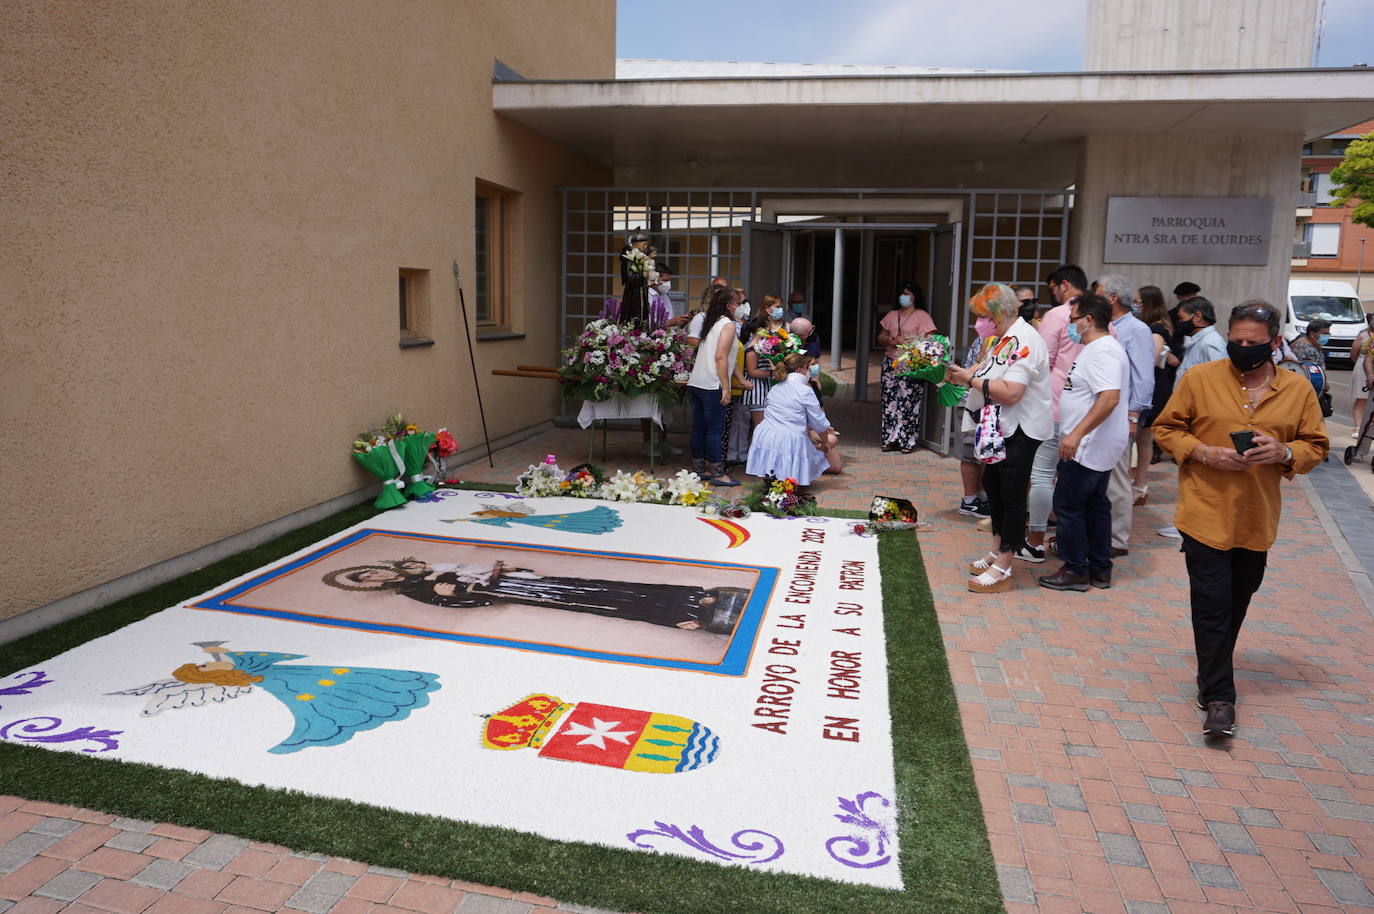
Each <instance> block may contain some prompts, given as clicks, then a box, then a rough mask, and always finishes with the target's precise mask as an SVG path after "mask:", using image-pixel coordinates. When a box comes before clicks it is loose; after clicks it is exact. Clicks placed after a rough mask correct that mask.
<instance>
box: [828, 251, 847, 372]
mask: <svg viewBox="0 0 1374 914" xmlns="http://www.w3.org/2000/svg"><path fill="white" fill-rule="evenodd" d="M830 290H831V291H830V370H831V371H839V370H840V355H841V353H842V351H843V348H844V343H843V337H844V229H842V228H837V229H835V278H834V281H833V283H832V284H831V287H830Z"/></svg>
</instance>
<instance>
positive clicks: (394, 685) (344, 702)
mask: <svg viewBox="0 0 1374 914" xmlns="http://www.w3.org/2000/svg"><path fill="white" fill-rule="evenodd" d="M231 656H233V658H234V661H235V664H236V665H237V666H238V667H239V668H240V669H243V670H244V671H245V672H248V673H253V674H256V675H261V676H262V681H261V682H259V683H257V685H258V686H260V687H261V688H262V689H263V690H264V691H266V692H268V693H270V694H271V695H273V696H274V697H275V698H276V699H277V700H278V701H280V702H281V703H282V704H284V705H285V706H286V707H287V709H288V710H289V711H290V712H291V716H292V717H293V718H295V721H296V726H295V729H293V730H292V731H291V735H290V736H288V737H287V738H286V739H284V740H282V741H281V742H280V743H278V744H277V745H275V746H273V747H272V748H271V749H269V750H268V751H269V752H271V753H273V754H275V755H286V754H288V753H291V752H299V751H300V750H302V749H306V748H309V747H311V746H337V745H339V744H340V743H345V742H348V740H350V739H352V738H353V734H355V733H360V732H362V731H363V730H373V729H375V728H377V727H380V726H381V725H382V724H385V723H387V722H389V721H393V720H405V719H406V718H407V717H409V716H410V712H411V711H414V710H416V709H417V708H423V707H424V706H425V705H427V704H429V693H430V692H433V691H434V690H436V689H438V688H439V683H438V681H437V680H438V678H439V677H438V674H436V673H421V672H418V671H416V670H387V669H377V668H371V667H344V666H337V667H330V666H276V665H275V663H276V662H277V660H282V659H297V658H299V657H300V656H302V655H299V654H262V653H257V652H252V651H242V652H237V651H236V652H234V654H232V655H231ZM268 658H276V659H275V660H269V659H268Z"/></svg>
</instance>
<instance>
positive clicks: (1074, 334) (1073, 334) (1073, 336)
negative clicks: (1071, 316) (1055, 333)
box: [1069, 323, 1083, 343]
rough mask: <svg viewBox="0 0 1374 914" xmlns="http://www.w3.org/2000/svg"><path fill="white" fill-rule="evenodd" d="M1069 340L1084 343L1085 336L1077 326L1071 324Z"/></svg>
mask: <svg viewBox="0 0 1374 914" xmlns="http://www.w3.org/2000/svg"><path fill="white" fill-rule="evenodd" d="M1069 340H1070V342H1074V343H1081V342H1083V334H1082V333H1080V332H1079V330H1078V325H1077V324H1072V323H1071V324H1069Z"/></svg>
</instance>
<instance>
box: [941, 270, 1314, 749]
mask: <svg viewBox="0 0 1374 914" xmlns="http://www.w3.org/2000/svg"><path fill="white" fill-rule="evenodd" d="M1047 283H1048V286H1049V289H1050V293H1051V295H1052V296H1053V298H1054V301H1055V305H1054V306H1053V307H1051V308H1050V309H1049V311H1047V312H1046V313H1045V314H1044V315H1043V316H1041V317H1040V318H1039V321H1038V326H1036V325H1035V322H1033V321H1030V320H1027V319H1026V318H1025V317H1023V316H1022V314H1021V313H1020V308H1021V307H1022V306H1023V305H1024V302H1023V301H1022V300H1021V299H1022V296H1021V295H1020V290H1018V289H1013V288H1011V287H1010V286H1007V285H1003V284H1000V283H994V284H989V285H987V286H985V287H984V288H983V289H982V290H980V291H979V292H978V294H977V295H975V296H974V297H973V298H972V299H971V300H970V302H969V308H970V310H971V312H972V313H973V314H974V315H975V316H976V317H977V318H978V320H977V323H976V324H975V332H976V334H977V336H978V338H979V339H978V340H977V341H976V342H975V343H974V344H973V345H972V346H971V347H970V351H969V353H968V354H967V355H966V357H965V359H964V360H963V364H961V365H951V366H950V368H949V371H948V379H949V381H951V382H953V383H956V384H960V385H963V386H965V387H967V388H969V394H968V398H967V400H966V402H965V404H964V411H963V418H964V438H963V440H962V442H961V445H962V450H961V460H962V466H961V471H962V475H963V485H964V499H963V501H962V502H961V504H960V512H961V513H963V514H972V515H979V514H984V513H985V514H986V515H987V518H986V520H985V521H982V522H980V523H985V524H986V525H987V526H988V527H989V528H990V530H991V533H992V544H991V548H990V549H989V550H988V552H987V554H986V555H983V556H981V557H979V558H976V559H974V560H973V561H972V562H971V563H970V565H969V579H968V589H969V590H970V591H973V592H975V593H998V592H1006V591H1010V590H1013V589H1014V588H1015V583H1014V578H1013V563H1014V562H1015V561H1024V562H1030V563H1034V564H1040V563H1043V562H1045V561H1046V552H1051V553H1054V554H1056V555H1057V556H1058V558H1059V560H1060V563H1061V564H1060V566H1059V568H1058V569H1057V570H1056V571H1054V572H1052V573H1049V574H1043V575H1040V576H1039V577H1038V578H1037V580H1038V583H1039V584H1040V586H1041V587H1046V588H1050V589H1053V590H1063V591H1079V592H1086V591H1088V590H1089V589H1090V588H1102V589H1106V588H1110V587H1111V586H1112V573H1113V570H1114V565H1113V560H1114V559H1117V558H1120V557H1122V556H1125V555H1128V554H1129V547H1130V535H1131V520H1132V509H1133V508H1134V507H1135V506H1137V505H1140V504H1143V503H1145V501H1146V500H1147V499H1148V497H1149V484H1148V473H1149V468H1150V466H1151V465H1152V464H1153V463H1158V462H1160V461H1161V460H1163V459H1164V458H1165V457H1166V456H1167V457H1168V458H1171V459H1172V460H1173V461H1174V462H1175V463H1176V464H1178V473H1179V491H1178V505H1177V508H1176V513H1175V518H1176V520H1175V524H1176V526H1175V527H1173V528H1167V529H1166V530H1162V531H1160V532H1161V533H1162V534H1165V535H1170V536H1174V537H1177V538H1178V539H1180V540H1181V551H1182V552H1183V554H1184V559H1185V567H1186V568H1187V572H1188V580H1189V591H1190V599H1191V605H1192V623H1193V634H1194V647H1195V650H1196V654H1197V663H1198V674H1197V685H1198V693H1197V702H1198V707H1199V708H1200V709H1202V710H1204V711H1205V712H1206V717H1205V720H1204V723H1203V732H1204V733H1206V734H1209V735H1214V736H1230V735H1231V734H1232V733H1233V732H1234V729H1235V719H1236V712H1235V702H1236V689H1235V682H1234V676H1233V671H1232V655H1233V653H1234V650H1235V645H1236V639H1237V637H1238V635H1239V632H1240V628H1241V624H1242V622H1243V621H1244V619H1245V615H1246V612H1247V610H1248V609H1249V605H1250V601H1251V598H1252V597H1253V595H1254V593H1255V591H1256V590H1257V589H1258V588H1259V586H1260V583H1261V581H1262V580H1263V575H1264V566H1265V560H1266V555H1267V552H1268V550H1269V548H1270V546H1271V545H1272V544H1273V541H1274V537H1275V535H1276V532H1277V527H1278V518H1279V512H1280V505H1281V497H1280V493H1279V481H1280V479H1283V478H1292V477H1293V475H1294V474H1296V473H1305V472H1307V471H1308V470H1310V469H1312V468H1313V467H1314V466H1316V464H1318V463H1320V462H1321V461H1322V460H1323V459H1324V458H1325V457H1326V455H1327V453H1328V451H1329V448H1330V443H1329V441H1328V440H1327V436H1326V432H1325V425H1324V422H1323V421H1322V419H1323V417H1322V411H1321V408H1320V406H1319V404H1318V401H1317V396H1316V393H1315V389H1314V387H1313V385H1312V384H1311V383H1309V381H1308V379H1307V378H1306V377H1303V376H1301V375H1299V374H1296V373H1293V372H1289V371H1284V370H1281V369H1280V368H1279V367H1278V366H1279V362H1280V361H1281V360H1282V359H1284V358H1289V357H1293V356H1294V355H1297V356H1298V357H1299V358H1301V356H1302V355H1303V354H1304V353H1305V352H1306V350H1307V348H1308V347H1309V346H1314V345H1315V346H1318V347H1319V346H1320V344H1321V343H1322V342H1323V340H1322V339H1321V335H1322V332H1323V331H1324V330H1325V329H1326V328H1324V327H1322V326H1320V322H1313V323H1314V325H1316V327H1315V329H1312V328H1311V325H1309V331H1308V336H1309V337H1310V338H1308V339H1302V338H1300V339H1299V340H1297V341H1295V343H1294V345H1293V347H1292V348H1289V346H1288V343H1287V341H1285V340H1284V339H1283V336H1282V334H1281V332H1280V313H1279V311H1278V310H1277V309H1275V308H1274V307H1273V306H1271V305H1270V304H1268V303H1267V302H1263V301H1258V300H1251V301H1246V302H1242V303H1240V304H1238V305H1236V306H1235V307H1234V308H1232V309H1231V311H1230V313H1229V316H1228V318H1227V320H1226V323H1225V325H1224V327H1223V326H1219V321H1218V317H1217V309H1216V307H1215V306H1214V305H1213V304H1212V303H1211V302H1210V301H1208V300H1207V299H1206V298H1205V297H1204V296H1202V295H1201V289H1200V288H1199V287H1198V286H1197V285H1196V284H1194V283H1190V282H1184V283H1180V284H1178V285H1177V286H1176V287H1175V288H1174V296H1175V298H1176V299H1177V304H1176V305H1175V306H1174V308H1173V309H1167V308H1166V307H1165V302H1164V296H1163V292H1162V290H1160V289H1159V288H1158V287H1156V286H1144V287H1142V288H1140V289H1134V288H1133V287H1132V285H1131V283H1130V282H1129V280H1127V279H1126V278H1125V277H1124V276H1120V275H1116V274H1109V275H1105V276H1102V277H1100V278H1098V279H1097V280H1096V281H1095V282H1091V283H1090V282H1089V281H1088V278H1087V276H1086V275H1085V273H1084V272H1083V270H1082V269H1080V268H1079V267H1077V266H1074V265H1072V264H1066V265H1064V266H1061V267H1060V268H1059V269H1057V270H1055V271H1054V272H1053V273H1051V274H1050V275H1049V277H1048V278H1047ZM1030 295H1031V297H1032V298H1033V295H1034V290H1030ZM1308 354H1309V355H1310V353H1308ZM1133 455H1134V458H1135V459H1134V466H1133V465H1132V464H1133V460H1132V456H1133ZM1051 516H1053V518H1054V521H1053V523H1054V525H1055V527H1056V536H1054V537H1052V538H1049V539H1046V538H1045V534H1046V532H1047V530H1048V529H1049V527H1050V525H1051Z"/></svg>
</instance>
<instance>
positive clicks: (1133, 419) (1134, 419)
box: [1126, 416, 1140, 425]
mask: <svg viewBox="0 0 1374 914" xmlns="http://www.w3.org/2000/svg"><path fill="white" fill-rule="evenodd" d="M1126 421H1127V422H1129V423H1131V424H1132V425H1139V424H1140V417H1139V416H1127V417H1126Z"/></svg>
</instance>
